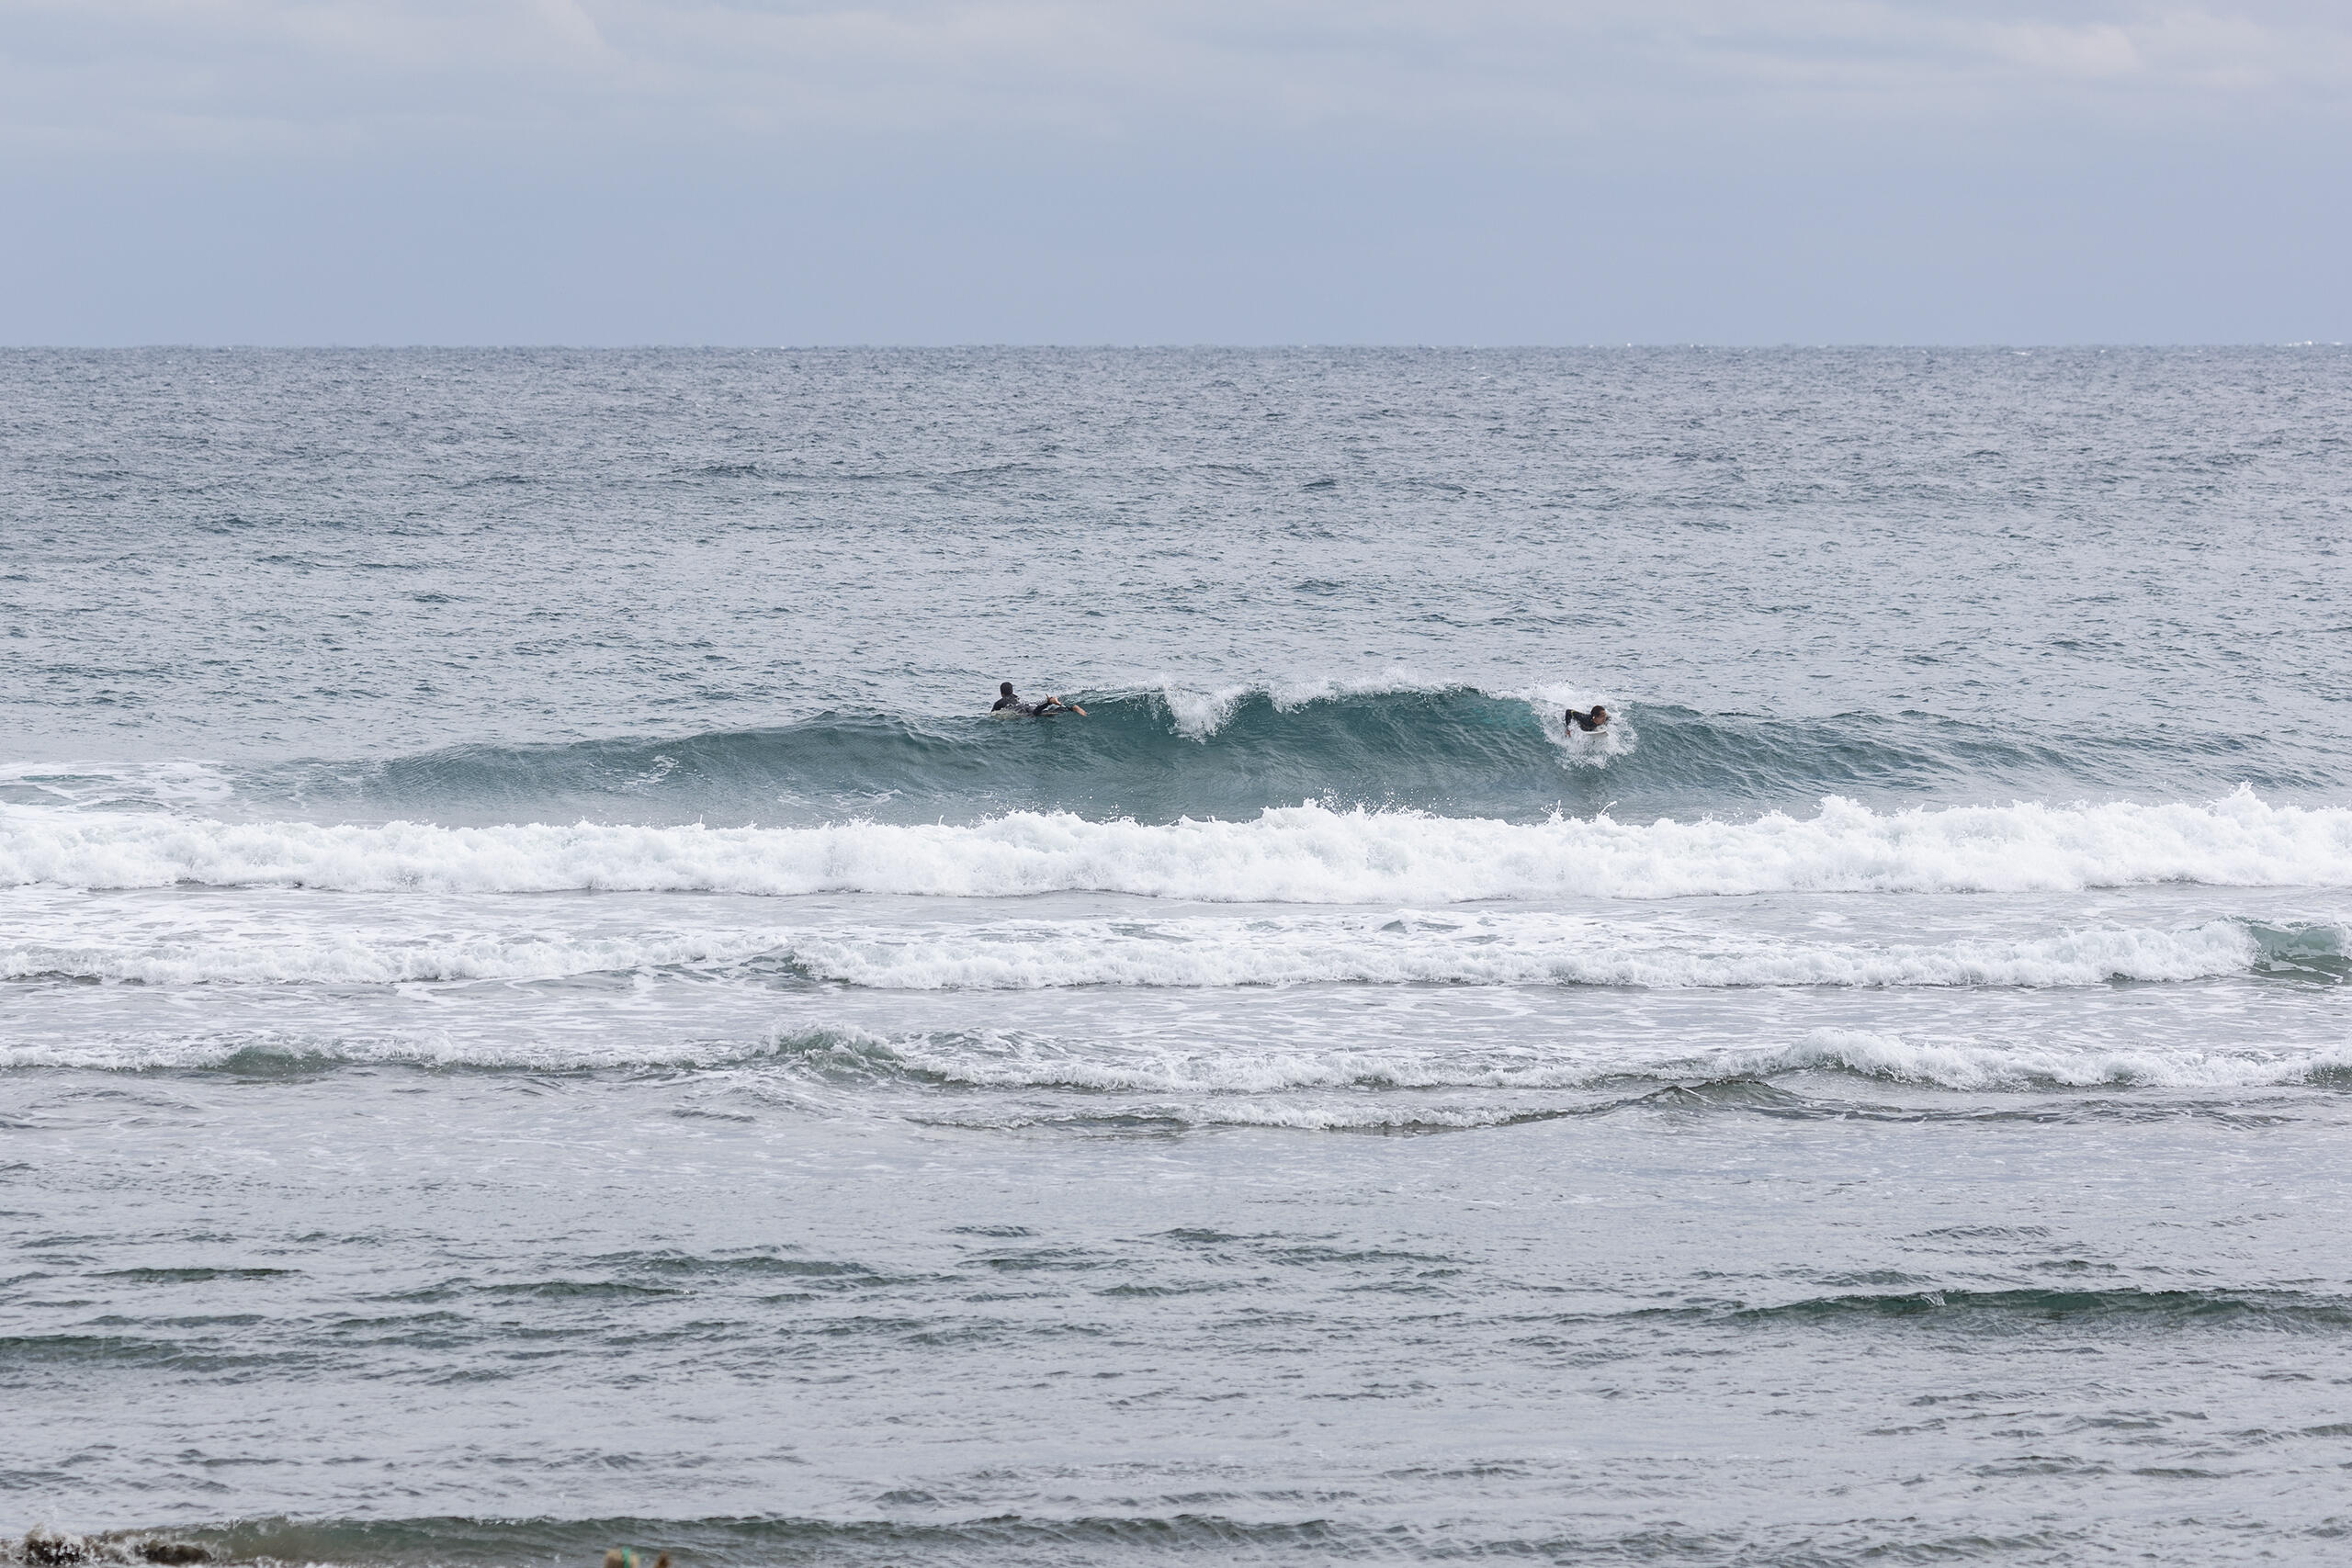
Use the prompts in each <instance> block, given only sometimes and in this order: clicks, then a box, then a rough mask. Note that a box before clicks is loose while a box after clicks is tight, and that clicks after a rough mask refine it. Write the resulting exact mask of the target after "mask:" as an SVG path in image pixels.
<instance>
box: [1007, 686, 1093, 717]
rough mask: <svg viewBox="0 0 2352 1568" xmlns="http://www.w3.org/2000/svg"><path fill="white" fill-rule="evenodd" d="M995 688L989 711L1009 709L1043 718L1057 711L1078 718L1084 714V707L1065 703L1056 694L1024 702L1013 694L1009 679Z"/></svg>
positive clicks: (1013, 711)
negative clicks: (1033, 701) (994, 703)
mask: <svg viewBox="0 0 2352 1568" xmlns="http://www.w3.org/2000/svg"><path fill="white" fill-rule="evenodd" d="M996 690H997V699H996V705H995V706H994V707H992V708H990V709H989V712H990V713H1004V712H1007V711H1011V712H1012V713H1017V714H1025V715H1026V716H1029V717H1031V718H1044V717H1046V716H1048V715H1050V714H1057V713H1074V714H1076V715H1078V716H1079V717H1080V718H1084V717H1085V716H1086V710H1085V709H1084V708H1082V707H1080V706H1079V705H1077V704H1076V703H1066V702H1064V701H1062V700H1061V698H1059V697H1056V696H1048V697H1046V700H1045V701H1044V702H1042V703H1024V702H1023V701H1022V700H1021V699H1020V697H1019V696H1017V695H1016V694H1014V693H1013V690H1012V682H1010V681H1004V682H999V683H998V685H997V689H996Z"/></svg>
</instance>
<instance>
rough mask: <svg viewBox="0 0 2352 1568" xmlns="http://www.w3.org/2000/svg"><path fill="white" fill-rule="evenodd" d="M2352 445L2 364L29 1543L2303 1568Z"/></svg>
mask: <svg viewBox="0 0 2352 1568" xmlns="http://www.w3.org/2000/svg"><path fill="white" fill-rule="evenodd" d="M2347 421H2352V358H2347V356H2346V355H2345V353H2344V352H2343V351H2341V350H2335V349H2324V348H2306V349H2294V350H2289V349H2278V350H2199V351H2190V350H2179V351H2169V350H2167V351H2155V350H2106V351H2102V350H2098V349H2085V350H2068V351H2064V352H2041V351H2037V352H2035V353H2033V354H2030V355H2022V354H2011V353H2007V352H2005V351H1985V352H1974V351H1971V352H1954V351H1942V350H1937V351H1895V350H1867V351H1864V350H1855V351H1842V350H1841V351H1796V350H1789V351H1773V352H1769V353H1767V352H1756V353H1727V352H1726V353H1716V352H1712V351H1700V350H1691V351H1670V352H1669V351H1648V350H1626V351H1622V352H1621V351H1598V350H1595V351H1578V352H1557V353H1553V352H1544V353H1537V352H1532V351H1510V352H1487V351H1467V350H1462V351H1456V350H1416V351H1401V350H1400V351H1387V350H1376V351H1375V350H1364V351H1325V350H1299V351H1285V352H1240V351H1210V350H1200V351H1189V350H1188V351H1150V352H1142V351H1133V352H1131V351H1114V350H1100V351H1094V350H1089V351H1066V352H1044V351H1037V352H1030V351H1012V350H968V351H952V352H951V351H886V350H870V351H866V350H860V351H848V350H843V351H827V352H815V351H797V350H794V351H774V352H766V351H763V352H750V351H745V352H731V351H730V352H719V351H708V352H702V351H694V352H688V351H598V352H572V351H557V350H548V351H529V352H525V351H463V352H460V351H424V350H416V351H351V352H341V351H337V352H311V351H303V352H284V353H279V352H266V351H245V350H236V351H217V352H216V351H176V350H175V351H140V352H126V353H119V354H104V353H94V354H73V353H49V352H32V351H11V352H7V353H0V430H5V431H6V433H7V435H8V439H7V441H6V442H5V443H0V517H5V518H6V522H7V523H8V525H9V528H10V535H9V536H10V541H11V549H10V552H9V556H8V558H7V559H6V561H5V562H0V1238H5V1241H6V1248H7V1257H8V1258H9V1259H10V1261H9V1265H8V1268H7V1269H6V1270H5V1271H0V1275H4V1276H5V1277H0V1400H5V1402H6V1405H7V1407H8V1408H9V1410H10V1411H11V1413H12V1416H13V1417H14V1418H13V1419H12V1420H11V1421H9V1422H6V1423H0V1561H5V1560H6V1559H8V1558H9V1557H12V1556H13V1557H14V1558H16V1559H17V1560H23V1561H33V1560H40V1561H44V1562H46V1561H52V1560H59V1554H60V1553H61V1552H62V1553H64V1554H65V1555H67V1556H72V1555H73V1554H75V1553H79V1554H80V1559H79V1560H82V1561H90V1562H124V1563H133V1562H151V1561H199V1560H201V1561H208V1562H220V1563H225V1564H254V1565H255V1568H259V1565H262V1564H266V1563H282V1562H306V1563H317V1564H326V1565H333V1568H525V1565H526V1564H543V1563H550V1562H557V1563H561V1562H583V1563H585V1562H596V1561H599V1560H601V1557H602V1554H603V1552H604V1551H605V1550H607V1549H608V1548H610V1547H615V1546H622V1547H633V1548H636V1549H638V1550H639V1551H640V1552H642V1553H644V1554H646V1556H645V1559H644V1560H646V1561H650V1560H651V1555H652V1554H655V1553H658V1552H661V1551H669V1552H671V1553H672V1554H673V1568H706V1565H707V1568H737V1565H740V1568H769V1565H787V1564H794V1563H803V1562H806V1563H820V1562H821V1563H827V1564H837V1563H871V1564H875V1565H876V1568H883V1565H889V1568H910V1565H911V1568H923V1565H928V1564H942V1565H944V1564H957V1565H966V1564H986V1563H1006V1564H1012V1563H1019V1564H1023V1565H1024V1568H1028V1565H1035V1564H1064V1563H1066V1564H1073V1565H1075V1564H1081V1563H1082V1564H1097V1563H1106V1562H1108V1563H1157V1562H1185V1561H1198V1562H1217V1563H1225V1562H1269V1563H1272V1562H1297V1563H1302V1564H1306V1563H1323V1562H1362V1561H1424V1560H1447V1559H1453V1558H1469V1557H1492V1558H1497V1559H1512V1560H1537V1561H1545V1562H1611V1563H1623V1562H1653V1563H1667V1564H1691V1565H1700V1564H1707V1565H1713V1564H1729V1563H1739V1564H1742V1565H1743V1568H1745V1565H1748V1564H1784V1565H1787V1568H1799V1565H1802V1568H1830V1565H1839V1564H1852V1565H1855V1568H1860V1565H1863V1564H1869V1563H1883V1562H1984V1563H2000V1564H2009V1563H2016V1564H2028V1563H2034V1564H2040V1563H2059V1562H2064V1563H2073V1562H2086V1561H2093V1560H2097V1559H2098V1558H2100V1557H2102V1556H2107V1555H2120V1556H2128V1557H2130V1558H2131V1559H2132V1560H2133V1561H2135V1562H2150V1563H2159V1564H2178V1565H2181V1568H2190V1565H2195V1568H2205V1565H2207V1564H2211V1563H2216V1562H2239V1561H2245V1562H2256V1561H2264V1562H2281V1561H2320V1560H2324V1559H2325V1558H2326V1557H2327V1555H2328V1554H2329V1553H2330V1552H2331V1551H2334V1550H2335V1547H2336V1546H2337V1545H2339V1544H2340V1542H2341V1540H2342V1539H2343V1537H2344V1535H2345V1533H2346V1530H2347V1529H2352V1522H2347V1518H2346V1514H2345V1512H2344V1510H2343V1508H2342V1507H2341V1506H2340V1505H2339V1503H2338V1502H2337V1501H2336V1496H2337V1493H2338V1492H2339V1491H2340V1487H2338V1486H2337V1484H2336V1480H2337V1478H2339V1477H2340V1475H2341V1473H2342V1471H2343V1468H2344V1466H2345V1465H2346V1464H2347V1463H2352V1446H2348V1445H2352V1438H2347V1435H2346V1427H2345V1425H2344V1422H2343V1413H2342V1411H2341V1409H2340V1408H2339V1407H2338V1406H2339V1405H2340V1403H2341V1402H2340V1400H2339V1399H2338V1397H2337V1395H2338V1394H2339V1393H2340V1392H2341V1388H2342V1386H2343V1385H2344V1383H2345V1382H2346V1380H2347V1379H2352V1248H2347V1246H2346V1239H2345V1236H2344V1234H2343V1227H2342V1226H2341V1225H2339V1224H2335V1223H2333V1221H2332V1219H2331V1216H2333V1215H2335V1214H2339V1213H2342V1212H2344V1209H2345V1207H2346V1204H2347V1202H2352V1167H2347V1165H2346V1162H2345V1161H2344V1160H2343V1159H2342V1157H2341V1151H2342V1147H2343V1145H2344V1140H2345V1138H2346V1134H2347V1133H2352V1098H2347V1097H2352V1013H2348V1012H2347V1010H2346V1009H2347V1005H2352V990H2347V982H2352V731H2347V729H2346V725H2345V722H2344V715H2345V713H2346V712H2347V711H2352V710H2347V708H2346V703H2347V702H2352V685H2347V683H2346V676H2345V675H2344V673H2343V671H2345V670H2346V668H2347V666H2346V661H2345V660H2343V659H2342V658H2341V657H2340V655H2341V653H2342V652H2343V648H2344V641H2345V638H2346V636H2347V635H2352V628H2347V627H2346V626H2345V625H2344V624H2343V623H2344V622H2345V620H2346V613H2345V612H2344V611H2343V610H2342V609H2341V608H2340V606H2342V605H2343V604H2346V603H2347V602H2352V558H2347V557H2346V555H2345V554H2344V553H2343V552H2342V551H2341V549H2340V548H2339V547H2337V545H2336V544H2335V539H2336V538H2338V537H2339V536H2341V534H2342V532H2343V527H2342V525H2343V521H2344V519H2343V509H2344V501H2343V498H2344V497H2345V496H2346V495H2347V494H2352V447H2347V446H2346V445H2345V443H2344V441H2343V439H2342V431H2343V429H2344V428H2345V427H2346V423H2347ZM1006 680H1010V681H1012V682H1015V683H1016V684H1017V685H1018V687H1019V689H1020V690H1021V691H1022V692H1023V693H1025V694H1044V693H1046V692H1055V693H1057V694H1062V695H1065V696H1068V697H1072V698H1074V699H1075V700H1076V701H1078V702H1079V703H1080V704H1081V705H1084V707H1085V708H1086V709H1087V716H1085V717H1084V718H1079V717H1076V716H1065V717H1060V718H1055V719H1051V720H1035V719H1020V720H1011V721H1006V720H997V719H992V718H990V717H989V716H988V705H989V702H990V700H992V697H993V694H994V693H995V691H996V688H997V683H998V682H1000V681H1006ZM1596 702H1600V703H1606V704H1607V705H1608V707H1609V709H1610V710H1611V714H1612V720H1611V724H1610V725H1609V726H1608V728H1605V729H1603V730H1601V731H1600V732H1598V733H1591V734H1588V733H1584V732H1581V731H1577V730H1575V729H1573V728H1570V727H1568V726H1566V724H1565V723H1564V713H1565V710H1566V709H1567V708H1570V707H1575V708H1578V709H1584V708H1589V707H1590V706H1591V705H1593V704H1594V703H1596ZM28 1532H34V1535H33V1538H32V1540H31V1543H30V1544H29V1545H28V1544H26V1542H27V1537H28ZM44 1532H45V1533H44ZM195 1552H201V1553H202V1554H203V1556H202V1558H201V1559H198V1558H197V1557H194V1556H191V1555H190V1553H195Z"/></svg>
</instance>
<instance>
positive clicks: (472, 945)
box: [0, 931, 776, 986]
mask: <svg viewBox="0 0 2352 1568" xmlns="http://www.w3.org/2000/svg"><path fill="white" fill-rule="evenodd" d="M775 945H776V939H775V934H774V933H772V932H738V931H702V932H693V933H650V934H648V935H645V936H639V937H612V938H592V939H577V938H570V937H564V936H556V935H537V934H533V933H527V932H526V933H519V934H517V933H492V932H455V933H448V934H444V935H436V936H412V935H401V934H394V935H385V934H381V933H375V932H367V931H328V932H318V933H306V932H288V931H270V932H255V931H244V932H214V933H209V934H206V935H202V936H197V935H193V934H182V933H176V932H175V933H168V934H164V935H162V936H161V937H160V938H155V939H150V940H146V941H116V942H90V941H83V942H64V943H49V942H19V943H17V944H14V945H11V946H7V947H5V948H0V979H9V980H23V979H31V978H36V977H39V976H52V975H54V976H73V977H75V978H78V979H94V980H112V981H129V982H132V983H135V984H139V985H146V986H186V985H331V986H333V985H343V986H391V985H409V984H416V983H420V982H430V981H461V980H554V979H564V978H569V977H572V976H582V975H603V974H616V973H629V972H633V971H641V970H646V969H656V968H664V967H673V966H696V967H708V966H710V965H714V964H729V963H736V962H740V961H741V960H742V959H745V958H749V957H752V956H755V955H756V954H759V953H764V952H768V951H770V950H772V949H774V948H775Z"/></svg>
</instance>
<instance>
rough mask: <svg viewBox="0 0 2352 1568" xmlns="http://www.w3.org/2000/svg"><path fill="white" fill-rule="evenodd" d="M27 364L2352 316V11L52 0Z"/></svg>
mask: <svg viewBox="0 0 2352 1568" xmlns="http://www.w3.org/2000/svg"><path fill="white" fill-rule="evenodd" d="M0 204H5V206H4V207H0V211H4V212H5V218H0V342H8V343H17V344H27V343H55V344H120V343H360V344H366V343H576V344H602V343H719V344H811V343H1106V342H1108V343H1310V342H1311V343H1462V344H1506V343H1510V344H1582V343H1623V342H1628V341H1631V342H1641V343H1691V342H1704V343H1724V344H1759V343H1760V344H1771V343H1791V342H1793V343H1985V342H1996V343H2020V344H2024V343H2081V342H2101V343H2122V342H2142V343H2177V342H2290V341H2300V340H2305V339H2320V340H2336V339H2345V338H2352V288H2347V287H2346V281H2345V279H2346V276H2352V245H2347V242H2348V241H2352V0H2329V3H2326V4H2321V3H2317V0H2214V3H2212V4H2208V5H2203V6H2199V5H2195V4H2189V5H2170V4H2136V3H2131V0H2049V3H2045V4H2039V5H2029V4H1968V3H1964V0H1933V3H1930V0H1639V3H1635V0H1555V3H1554V4H1537V3H1533V0H1448V3H1444V4H1439V3H1434V0H1357V3H1353V4H1349V3H1342V0H1189V3H1177V0H1148V3H1129V0H1095V3H1092V4H1081V3H1075V0H969V3H962V4H947V3H933V0H869V3H865V4H859V5H846V4H826V3H822V0H311V3H293V0H0Z"/></svg>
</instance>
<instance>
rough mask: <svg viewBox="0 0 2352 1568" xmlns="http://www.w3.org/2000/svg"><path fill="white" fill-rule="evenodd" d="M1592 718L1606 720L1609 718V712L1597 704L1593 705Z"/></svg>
mask: <svg viewBox="0 0 2352 1568" xmlns="http://www.w3.org/2000/svg"><path fill="white" fill-rule="evenodd" d="M1592 716H1593V718H1594V719H1595V720H1600V719H1604V718H1607V717H1608V716H1609V710H1608V709H1607V708H1605V707H1602V706H1601V705H1600V704H1599V703H1595V704H1593V705H1592Z"/></svg>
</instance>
